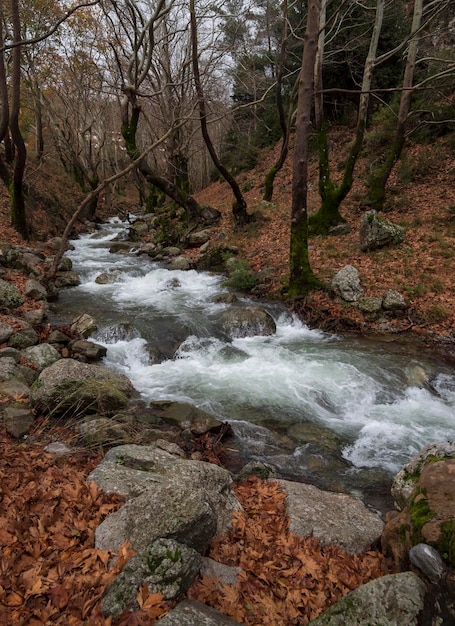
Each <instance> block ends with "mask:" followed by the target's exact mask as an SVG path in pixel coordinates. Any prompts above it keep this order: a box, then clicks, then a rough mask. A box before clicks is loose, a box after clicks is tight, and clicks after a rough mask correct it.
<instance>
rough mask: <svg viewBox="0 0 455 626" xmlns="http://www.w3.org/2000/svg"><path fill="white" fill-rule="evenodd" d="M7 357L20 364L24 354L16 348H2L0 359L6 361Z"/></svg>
mask: <svg viewBox="0 0 455 626" xmlns="http://www.w3.org/2000/svg"><path fill="white" fill-rule="evenodd" d="M6 357H10V358H12V359H14V360H15V361H16V363H19V361H20V360H21V358H22V352H21V351H20V350H16V348H9V347H6V348H2V349H1V350H0V359H4V358H6Z"/></svg>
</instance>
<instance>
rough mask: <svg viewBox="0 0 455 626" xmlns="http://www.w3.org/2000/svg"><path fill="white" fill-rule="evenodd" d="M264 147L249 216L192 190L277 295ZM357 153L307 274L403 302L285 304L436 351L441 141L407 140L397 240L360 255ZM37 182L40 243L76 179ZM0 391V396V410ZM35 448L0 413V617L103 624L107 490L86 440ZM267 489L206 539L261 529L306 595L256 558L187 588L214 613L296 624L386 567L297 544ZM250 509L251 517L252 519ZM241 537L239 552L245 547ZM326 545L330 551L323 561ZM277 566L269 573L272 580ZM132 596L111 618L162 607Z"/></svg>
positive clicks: (452, 196)
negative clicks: (68, 453) (241, 574)
mask: <svg viewBox="0 0 455 626" xmlns="http://www.w3.org/2000/svg"><path fill="white" fill-rule="evenodd" d="M349 139H350V138H349V135H348V134H347V133H346V132H344V131H337V132H336V133H334V134H333V135H332V139H331V141H332V145H331V150H332V151H333V153H335V154H337V156H338V159H342V158H343V155H344V154H345V153H346V149H347V146H348V144H349ZM278 150H279V147H277V148H276V149H275V150H274V151H268V152H266V153H264V155H263V158H262V159H261V162H260V167H257V168H255V169H254V170H252V171H250V172H247V173H244V174H241V175H240V177H239V181H240V185H241V187H242V188H243V190H244V192H245V196H246V199H247V201H248V205H249V211H250V212H251V213H253V214H254V215H255V220H254V221H252V222H251V223H250V224H248V225H246V226H245V227H242V228H234V223H233V219H232V216H231V209H230V207H231V203H232V195H231V192H230V190H229V188H228V187H227V185H226V184H225V183H219V182H216V183H213V184H211V185H210V186H209V187H207V188H206V189H205V190H203V191H202V192H200V193H199V194H198V195H197V197H198V199H199V201H200V202H201V203H203V204H208V205H211V206H214V207H215V208H217V209H219V210H220V211H221V212H222V221H221V224H220V225H219V226H218V227H217V228H216V233H215V237H214V240H215V241H216V242H217V243H220V244H223V245H233V246H237V247H238V248H239V256H240V257H241V258H244V259H246V260H247V261H248V263H249V265H250V267H251V269H252V270H254V271H264V270H266V274H267V276H268V277H269V278H268V280H267V284H266V292H265V294H264V295H266V296H267V297H270V298H275V297H281V293H282V289H283V287H284V286H285V284H286V280H287V272H288V257H289V254H288V251H289V237H290V207H291V160H290V159H289V160H288V162H287V164H286V165H285V167H284V168H283V170H282V172H280V174H279V176H278V177H277V180H276V186H275V196H274V200H273V203H272V204H264V203H263V202H262V201H261V198H262V185H263V178H264V172H265V171H267V169H268V168H269V167H270V166H271V165H272V163H273V162H274V159H275V158H276V156H277V154H278ZM338 159H337V160H338ZM367 161H368V159H367V158H365V157H364V159H363V161H362V163H360V164H359V170H358V171H359V177H358V179H357V180H356V182H355V185H354V188H353V190H352V192H351V194H350V195H349V197H348V199H347V201H346V202H345V203H344V205H343V207H342V214H343V216H344V217H345V219H346V221H347V223H348V224H349V226H350V228H351V231H350V233H349V234H347V235H343V236H338V237H327V238H322V237H316V238H312V239H310V261H311V265H312V268H313V271H314V273H315V274H316V276H318V277H319V278H320V279H321V280H323V281H324V282H326V283H327V284H329V283H330V280H331V278H332V276H333V275H334V274H335V273H336V272H337V271H338V270H339V269H341V268H342V267H343V266H345V265H347V264H351V265H354V266H355V267H356V268H357V269H358V270H359V273H360V278H361V283H362V285H363V287H364V289H365V295H366V296H380V295H382V294H383V293H384V291H385V290H386V289H396V290H398V291H400V292H402V293H403V294H404V295H405V296H406V297H407V298H408V301H409V303H410V309H409V311H408V313H407V315H406V316H405V317H402V318H390V319H386V320H384V319H383V320H380V321H376V322H366V321H365V319H364V318H363V316H362V315H361V314H360V313H359V311H358V310H357V309H356V308H355V307H353V306H351V305H346V304H342V303H340V302H338V301H336V300H335V299H333V298H331V296H330V295H329V293H328V292H326V291H318V292H315V293H313V294H310V295H309V296H308V297H307V298H306V299H305V300H304V301H302V302H301V303H300V304H299V311H300V313H301V314H302V316H303V319H304V320H307V321H308V322H310V323H311V324H312V325H319V326H322V327H325V328H330V329H333V330H344V329H346V330H355V331H360V332H365V333H367V332H376V333H383V334H389V336H392V337H396V336H397V335H402V334H404V333H406V334H407V333H411V335H412V336H415V337H416V339H417V337H419V338H422V337H423V338H424V340H425V341H430V342H431V343H432V344H433V342H436V343H438V342H439V345H440V346H441V345H442V349H443V350H446V351H447V354H449V352H450V350H451V346H452V344H453V341H454V338H455V326H454V323H455V155H454V150H453V147H452V146H451V144H450V142H449V141H447V140H444V139H443V140H439V141H437V142H435V143H434V144H433V145H431V146H412V147H409V148H408V150H407V153H406V156H405V158H404V160H403V161H402V163H401V164H400V165H399V166H398V167H397V169H396V172H395V173H394V175H393V177H392V179H391V181H390V185H389V188H388V202H387V213H386V214H385V217H386V218H387V219H390V220H391V221H393V222H395V223H398V224H400V225H402V226H405V228H406V231H407V234H406V238H405V241H404V243H402V244H401V245H400V246H397V247H393V248H387V249H383V250H379V251H376V252H368V253H364V252H361V251H360V246H359V224H360V217H361V215H362V213H363V211H364V210H365V203H364V198H365V187H364V185H363V180H364V177H365V172H366V167H367V165H366V164H367ZM334 170H335V174H337V173H339V172H338V170H337V168H336V166H335V168H334ZM49 180H52V188H53V192H54V191H55V197H54V198H53V199H52V201H49V195H48V196H47V199H46V198H45V194H42V197H41V198H40V199H38V201H37V202H36V209H35V211H34V220H33V222H34V234H35V235H36V236H38V238H39V239H40V240H41V241H44V240H45V239H46V236H48V235H57V234H59V231H60V232H61V231H62V230H63V228H62V225H64V221H65V219H67V216H68V215H69V212H70V207H71V205H72V204H73V205H74V204H75V201H77V198H78V191H77V190H76V189H75V188H74V187H71V186H70V185H68V183H67V181H65V179H64V178H61V179H60V178H58V177H55V176H54V174H52V178H49V179H48V180H47V181H46V182H45V185H47V186H48V187H51V185H50V184H49ZM57 187H58V189H57ZM59 197H60V198H62V197H65V202H64V205H65V212H63V213H62V212H61V211H59V213H58V214H57V213H54V216H53V217H51V218H49V214H50V213H49V212H51V214H52V211H54V212H55V211H56V207H58V206H59V201H58V198H59ZM125 205H126V208H128V209H129V210H133V211H134V201H131V202H129V201H128V199H125ZM123 208H125V207H123ZM309 208H310V212H313V211H315V210H316V209H317V208H318V185H317V168H316V165H312V166H311V168H310V185H309ZM51 224H52V226H50V225H51ZM0 241H7V242H10V243H13V244H22V245H24V242H23V241H22V240H21V238H20V237H19V236H18V235H17V233H16V232H15V231H14V230H13V229H12V228H11V226H10V224H9V206H8V201H7V198H6V197H5V196H4V195H3V196H2V197H0ZM31 245H35V244H31ZM5 278H7V279H8V280H13V281H16V282H17V284H18V286H19V288H22V287H23V278H21V277H20V275H19V273H15V272H11V271H8V272H7V274H6V275H5ZM26 306H33V304H30V303H27V304H26ZM0 319H2V318H0ZM442 356H443V357H444V353H442ZM1 401H2V398H1V396H0V408H1ZM55 435H56V436H58V433H56V434H55ZM42 447H43V446H42V445H41V444H39V443H33V444H31V443H29V442H27V441H20V442H15V441H13V440H12V439H11V438H10V437H9V436H8V435H7V434H6V431H5V430H4V429H3V428H2V426H1V423H0V485H1V491H0V502H1V507H2V508H1V511H0V545H2V551H1V553H0V555H1V556H0V622H1V623H5V624H6V623H8V624H9V623H11V624H21V625H22V624H24V625H25V624H27V625H30V626H42V625H44V624H65V625H66V624H68V625H79V624H87V625H88V626H98V625H100V626H101V625H109V624H111V623H112V621H111V620H110V618H107V619H105V618H104V617H103V616H102V614H101V612H100V609H99V599H100V597H101V596H102V593H103V590H104V588H105V586H106V585H107V584H108V583H109V582H110V580H111V579H112V576H113V574H114V573H115V571H114V570H110V569H109V562H110V555H107V554H105V553H104V552H103V551H97V550H95V549H94V547H93V545H94V543H93V542H94V539H93V537H94V529H95V527H96V525H97V524H98V523H99V522H100V520H101V519H102V518H103V516H105V515H106V514H108V513H109V512H110V511H112V510H113V509H115V508H116V507H117V506H119V502H118V500H115V498H114V499H106V498H105V497H104V496H102V494H100V493H99V492H97V491H96V490H95V489H94V488H93V487H91V488H89V487H88V486H87V485H86V484H85V478H86V476H87V475H88V473H89V471H90V469H91V468H92V467H93V466H94V464H96V463H98V462H99V460H100V456H99V453H100V451H95V452H93V451H89V450H81V451H79V452H78V453H77V454H75V455H73V456H72V457H71V459H67V458H66V457H53V456H51V455H49V454H47V453H45V452H43V449H42ZM268 489H269V488H268V487H267V486H266V485H261V484H258V483H249V484H247V485H245V486H244V487H241V488H240V489H239V493H238V495H239V497H241V498H242V502H243V504H244V508H245V511H246V513H245V516H246V517H245V519H243V518H242V519H241V520H237V521H236V525H235V529H236V531H235V533H234V535H232V536H231V538H230V543H228V544H226V542H221V543H220V542H218V543H217V544H216V545H215V546H214V548H213V549H214V554H220V553H221V552H224V554H225V555H227V558H228V560H229V562H231V563H233V562H234V556H235V553H236V552H239V545H240V546H241V550H240V552H241V553H242V555H243V556H242V558H243V559H244V560H245V562H246V561H249V563H250V567H251V563H252V561H254V559H256V560H257V558H258V557H257V553H258V544H257V540H258V538H259V539H261V538H262V539H263V543H266V544H267V545H268V546H269V548H270V550H271V551H272V553H277V554H278V557H279V558H281V559H283V558H284V557H283V553H285V554H287V555H289V556H290V558H291V561H292V562H293V563H294V564H295V563H296V558H297V557H298V556H299V555H303V556H302V558H301V560H300V561H299V563H300V564H299V568H303V567H304V566H305V563H306V565H307V566H308V567H309V568H310V570H308V572H307V573H305V571H304V570H303V569H299V572H298V576H299V577H301V576H303V577H304V578H305V577H306V578H305V579H306V580H309V579H310V578H311V579H312V585H313V589H314V593H313V594H311V593H310V594H309V595H308V597H309V598H310V599H309V600H308V601H307V600H305V598H304V597H303V595H304V594H303V591H302V588H301V585H300V586H299V587H298V589H294V590H293V591H292V593H293V596H292V598H291V600H292V601H291V600H289V598H286V595H285V594H284V590H285V588H286V589H288V588H289V584H290V582H291V579H292V580H295V579H296V575H297V570H296V569H295V567H294V566H293V567H291V566H289V567H288V570H287V572H285V571H284V570H283V567H284V566H283V567H281V569H280V568H279V566H278V564H276V565H274V567H273V568H271V567H269V568H268V569H269V570H270V571H269V572H267V566H264V567H262V568H259V566H257V567H252V569H253V570H254V569H256V570H257V571H259V572H260V578H256V579H255V582H254V581H253V582H252V579H251V578H249V579H245V580H244V581H243V583H242V584H243V587H238V588H237V589H225V590H224V592H223V593H218V589H219V588H218V587H217V586H216V585H215V586H214V584H213V582H210V581H207V580H203V581H200V582H199V583H197V585H196V586H195V587H194V588H193V589H192V592H191V594H192V596H193V597H197V598H200V599H204V598H205V599H206V600H207V602H210V601H212V604H215V605H216V606H217V607H218V608H220V609H221V610H224V611H225V612H226V613H228V612H229V611H228V609H229V607H231V608H232V611H233V612H231V613H230V614H231V615H233V616H236V617H237V618H238V619H241V621H243V622H244V623H248V624H272V623H273V624H276V625H277V624H280V626H288V625H289V626H290V625H291V624H295V623H299V624H305V623H307V621H308V619H310V618H311V617H314V616H315V615H317V614H318V613H319V612H320V611H321V610H322V609H323V608H324V607H326V606H328V605H329V604H330V603H332V602H333V601H335V600H336V599H337V598H338V597H340V595H344V594H345V593H347V592H348V591H349V590H350V589H353V588H355V587H356V586H359V585H360V584H362V582H365V581H367V580H369V579H371V578H374V577H375V576H378V575H381V574H383V573H385V572H386V571H387V566H386V563H385V561H384V560H383V558H382V556H381V555H380V553H378V552H370V553H368V554H366V555H365V556H364V557H363V558H364V561H362V562H361V561H360V560H359V559H358V560H357V561H355V562H354V561H349V560H348V557H347V556H346V555H345V554H344V553H341V552H337V550H336V549H335V548H334V547H333V548H330V549H326V550H325V554H324V551H323V549H322V548H321V546H319V545H318V543H317V542H314V541H307V542H306V543H305V542H304V541H303V540H302V543H298V542H297V541H296V539H295V537H293V536H291V535H290V534H289V530H288V528H287V522H286V520H285V518H284V515H283V512H282V495H281V494H280V493H278V492H277V491H276V490H275V491H274V490H273V489H272V492H270V491H268ZM258 512H259V513H258ZM261 520H262V522H263V523H264V526H263V527H259V526H258V524H259V523H260V522H261ZM272 520H273V523H272ZM262 522H261V523H262ZM249 524H251V526H249ZM274 525H275V526H276V528H275V527H274ZM272 527H273V528H272ZM272 531H273V532H272ZM247 535H248V536H250V537H251V538H252V540H253V543H252V546H251V552H248V550H247V548H246V545H245V538H246V536H247ZM271 535H274V536H273V537H272V536H271ZM270 546H272V547H270ZM276 546H280V550H281V551H277V548H276ZM128 556H129V552H128V549H127V548H123V550H122V551H121V553H120V555H119V557H120V564H119V565H118V567H120V566H121V564H122V562H124V561H125V560H126V559H127V558H128ZM263 556H264V558H263V563H264V564H266V563H269V562H270V559H269V556H268V555H267V554H266V553H265V552H264V555H263ZM329 556H330V558H333V561H330V562H329V560H327V559H328V558H329ZM270 558H271V557H270ZM323 561H324V565H323V569H322V570H318V571H316V569H315V567H316V566H315V563H316V562H318V563H322V562H323ZM281 563H284V561H283V560H282V561H281ZM311 568H313V569H312V570H311ZM324 568H325V569H324ZM338 570H339V571H340V576H339V577H337V576H338V574H336V571H338ZM328 571H330V572H331V576H330V577H329V578H330V580H329V579H328V578H327V572H328ZM277 572H278V573H280V577H279V579H280V581H281V582H280V584H277V581H276V576H277ZM302 572H303V573H302ZM309 577H310V578H309ZM329 584H330V585H331V586H330V587H329ZM198 585H199V586H198ZM283 594H284V595H283ZM138 602H139V604H140V605H141V607H142V608H141V611H139V612H136V613H135V614H134V615H133V614H130V615H125V616H123V618H122V619H121V620H120V623H121V624H145V625H148V624H153V623H155V620H156V619H157V617H159V615H162V614H163V612H165V611H166V610H168V608H169V606H168V605H167V604H166V603H164V602H163V600H162V598H161V597H159V596H157V594H148V592H147V590H146V589H141V590H140V593H139V594H138ZM255 602H256V604H257V606H258V607H259V606H261V607H262V608H264V607H265V609H264V611H263V612H261V613H260V614H259V613H258V615H257V616H256V617H255V616H254V613H252V611H251V607H252V606H253V607H254V605H255ZM302 607H303V608H302ZM299 611H300V614H299V615H297V613H298V612H299ZM256 618H257V619H256ZM273 620H274V621H273ZM296 620H297V621H296ZM299 620H300V621H299Z"/></svg>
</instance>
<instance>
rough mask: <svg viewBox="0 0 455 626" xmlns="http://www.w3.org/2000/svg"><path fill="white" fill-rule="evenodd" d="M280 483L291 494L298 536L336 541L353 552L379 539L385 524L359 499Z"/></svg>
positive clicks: (293, 527) (293, 524) (293, 526)
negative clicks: (310, 536)
mask: <svg viewBox="0 0 455 626" xmlns="http://www.w3.org/2000/svg"><path fill="white" fill-rule="evenodd" d="M279 483H280V485H281V487H282V488H283V490H284V491H285V492H286V493H287V499H286V509H287V513H288V515H289V518H290V521H291V523H290V530H291V531H292V532H294V533H295V534H296V535H299V536H300V537H305V536H307V535H314V536H315V537H318V538H319V539H320V540H321V543H322V544H326V543H334V544H336V545H338V546H340V547H341V548H343V550H345V551H346V552H349V553H351V554H355V553H359V552H363V551H364V550H368V549H369V548H370V547H371V546H373V545H374V544H375V543H377V542H378V541H379V538H380V536H381V533H382V530H383V528H384V524H383V522H382V520H381V518H380V517H379V516H378V515H376V514H375V513H373V512H372V511H370V510H369V509H368V508H367V507H366V506H365V505H364V504H363V502H361V501H360V500H359V499H358V498H354V497H353V496H350V495H347V494H344V493H333V492H330V491H321V490H320V489H318V488H317V487H314V486H313V485H306V484H302V483H294V482H290V481H287V480H280V481H279Z"/></svg>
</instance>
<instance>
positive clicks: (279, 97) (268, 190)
mask: <svg viewBox="0 0 455 626" xmlns="http://www.w3.org/2000/svg"><path fill="white" fill-rule="evenodd" d="M283 23H284V28H283V39H282V40H281V49H280V56H279V59H278V71H277V78H276V106H277V109H278V115H279V119H280V126H281V132H282V134H283V139H282V143H281V151H280V156H279V157H278V159H277V161H276V163H274V165H273V166H272V167H271V168H270V169H269V171H268V172H267V174H266V175H265V179H264V196H263V198H262V199H263V200H265V201H266V202H272V197H273V186H274V183H275V177H276V175H277V174H278V172H279V171H280V170H281V168H282V167H283V165H284V163H285V161H286V158H287V155H288V149H289V136H290V127H291V124H290V120H289V119H287V118H286V114H285V111H284V104H283V94H282V84H283V75H284V69H285V63H286V56H287V37H288V28H287V27H288V3H287V0H284V2H283ZM292 105H293V97H292V95H291V98H290V102H289V114H290V112H291V110H292ZM289 117H290V115H289Z"/></svg>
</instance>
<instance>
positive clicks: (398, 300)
mask: <svg viewBox="0 0 455 626" xmlns="http://www.w3.org/2000/svg"><path fill="white" fill-rule="evenodd" d="M382 306H383V308H384V309H385V310H386V311H405V310H406V309H408V308H409V304H408V302H407V301H406V298H405V297H404V296H403V295H402V294H401V293H400V292H399V291H395V289H387V291H386V292H385V293H384V296H383V298H382Z"/></svg>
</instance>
